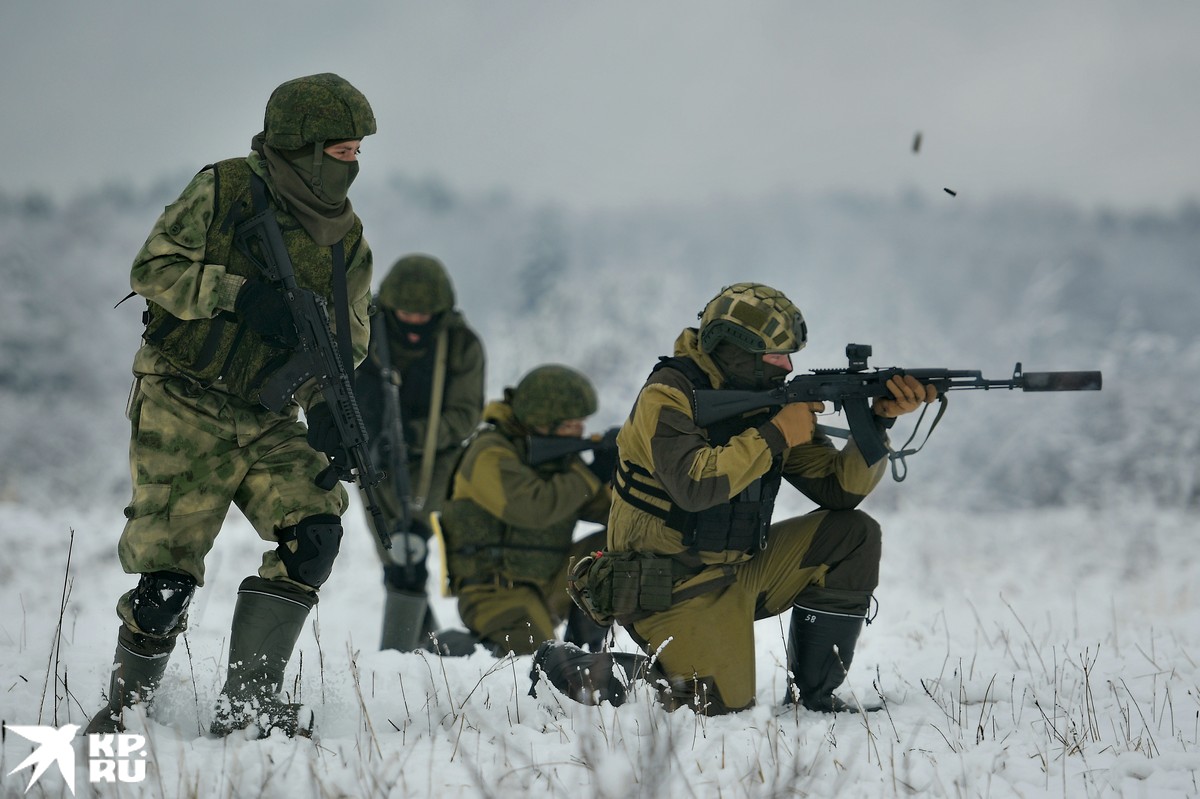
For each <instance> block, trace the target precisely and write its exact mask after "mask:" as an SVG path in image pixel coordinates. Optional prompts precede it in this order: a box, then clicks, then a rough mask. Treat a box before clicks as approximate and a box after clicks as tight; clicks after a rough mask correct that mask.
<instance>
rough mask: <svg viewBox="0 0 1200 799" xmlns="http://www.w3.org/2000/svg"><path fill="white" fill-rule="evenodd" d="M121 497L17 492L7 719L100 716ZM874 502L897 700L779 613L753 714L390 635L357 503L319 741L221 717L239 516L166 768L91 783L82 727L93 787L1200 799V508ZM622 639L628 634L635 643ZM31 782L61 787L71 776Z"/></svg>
mask: <svg viewBox="0 0 1200 799" xmlns="http://www.w3.org/2000/svg"><path fill="white" fill-rule="evenodd" d="M868 507H869V501H868ZM785 509H786V510H788V511H791V512H797V511H801V510H803V509H804V508H803V507H801V506H800V505H798V504H797V505H796V506H795V507H788V506H785ZM356 510H357V509H356ZM106 511H107V512H104V513H101V512H99V510H97V512H95V513H90V514H88V513H79V512H62V513H57V514H45V513H33V512H29V511H24V510H22V509H20V508H16V507H10V506H0V546H2V547H3V549H4V551H5V552H7V553H9V554H8V555H7V556H6V557H5V559H4V565H3V567H0V568H2V570H3V574H2V575H0V576H2V578H3V589H0V590H2V592H3V595H2V602H3V605H2V606H3V607H4V608H5V609H6V612H5V614H4V617H3V620H2V621H0V675H3V683H4V684H3V685H2V686H0V688H2V691H0V717H2V718H3V719H4V721H5V722H6V723H7V724H20V725H35V724H41V725H53V726H61V725H64V724H67V723H76V724H81V723H86V718H87V717H88V716H89V715H90V714H91V713H92V712H94V710H95V709H96V708H97V707H98V703H99V697H100V691H101V689H102V688H103V687H104V686H105V685H106V680H107V672H108V663H109V662H110V660H109V659H110V655H111V652H112V648H113V645H114V642H115V632H116V626H117V622H116V617H115V615H114V614H113V611H112V604H113V602H114V601H115V599H116V597H117V596H118V595H119V594H120V593H121V592H122V591H123V590H125V589H126V588H128V587H130V586H132V584H133V579H132V578H130V577H127V576H124V575H122V574H121V572H120V569H119V567H118V566H117V565H116V563H115V561H114V556H113V546H112V543H113V540H114V538H115V536H116V535H117V534H118V532H119V530H120V516H119V514H117V513H116V512H115V509H112V508H109V509H106ZM878 515H879V518H880V520H881V521H882V523H883V525H884V529H885V555H884V563H883V574H882V579H881V585H880V588H879V591H878V600H879V613H878V616H877V618H876V620H875V623H874V624H872V625H870V626H869V627H868V628H867V629H866V631H865V632H864V634H863V637H862V639H861V641H860V646H859V649H858V652H857V656H856V661H855V664H854V666H853V668H852V671H851V675H850V679H849V681H848V684H847V688H846V689H844V690H848V691H850V692H853V693H854V694H856V695H857V696H859V697H861V698H863V699H873V698H875V697H876V696H877V695H878V694H881V695H882V696H883V697H884V698H885V699H886V700H887V709H886V711H884V712H880V713H875V714H870V715H867V716H854V715H840V716H836V717H830V716H824V715H820V714H815V713H811V712H807V711H803V710H801V711H797V710H795V709H791V708H788V709H785V708H783V707H782V706H781V705H780V703H779V698H780V696H781V691H782V685H783V667H782V665H781V663H782V659H783V650H784V644H783V636H784V633H783V628H784V624H785V619H783V618H780V619H773V620H766V621H763V622H760V623H759V625H758V630H757V632H758V645H757V660H758V669H757V670H758V707H756V708H754V709H752V710H749V711H746V712H743V713H739V714H736V715H733V716H729V717H724V718H711V719H704V718H698V717H696V716H694V715H693V714H692V713H690V712H688V711H679V712H676V713H674V714H668V713H666V712H664V711H663V710H661V709H660V708H659V707H657V706H655V705H654V704H652V703H651V702H649V700H648V699H647V698H646V697H645V696H642V697H640V698H639V700H638V701H636V702H634V703H631V704H627V705H625V706H623V707H620V708H612V707H609V706H603V707H598V708H591V707H584V706H581V705H578V704H575V703H574V702H572V701H570V700H568V699H566V698H564V697H562V696H559V695H555V694H554V693H553V692H552V691H551V690H550V689H548V688H546V687H545V686H544V684H543V688H542V690H540V691H539V694H538V697H537V698H531V697H529V696H528V695H527V694H528V689H529V679H528V673H529V669H530V660H531V659H530V658H529V657H520V658H508V659H502V660H496V659H493V658H492V657H490V656H488V655H486V654H483V653H482V652H479V653H477V654H476V655H474V656H472V657H468V658H458V659H451V658H446V659H439V658H437V657H433V656H429V655H424V654H400V653H397V652H379V651H377V640H378V625H379V620H380V610H381V601H382V588H381V587H380V585H379V581H378V569H377V567H376V565H375V562H374V557H375V556H374V553H373V551H372V548H371V544H370V541H369V540H368V538H367V535H368V533H367V530H366V527H365V524H364V523H363V522H362V520H361V517H358V516H355V517H352V519H351V522H350V525H351V528H352V530H351V531H350V534H349V535H348V538H347V541H346V545H345V547H344V549H343V552H342V555H341V557H340V559H339V561H338V564H337V567H336V568H335V571H334V574H333V577H332V578H331V579H330V581H329V583H328V584H327V585H326V587H325V588H324V590H323V591H322V600H321V603H320V605H319V606H318V610H319V612H317V613H315V614H314V615H313V617H312V619H311V621H312V624H311V626H310V629H309V630H308V631H306V633H305V634H304V636H303V637H302V639H301V642H300V644H299V646H298V649H297V654H296V656H295V657H294V658H293V661H292V664H291V666H290V668H289V671H288V674H289V678H288V681H289V686H291V687H292V688H293V689H294V690H295V692H296V695H297V696H299V698H300V699H301V701H303V702H304V703H305V704H307V705H308V706H310V707H311V708H312V709H313V710H314V712H315V714H316V718H317V728H316V733H317V735H316V738H315V739H314V740H302V739H301V740H287V739H283V738H272V739H269V740H264V741H249V742H248V741H244V740H240V739H238V738H237V737H233V738H228V739H224V740H214V739H210V738H208V737H205V736H204V735H202V734H201V731H202V730H204V729H206V727H207V724H208V722H209V720H210V718H211V710H212V703H213V700H214V697H215V695H216V693H217V691H218V689H219V686H220V683H221V681H222V680H223V679H224V643H225V640H226V637H227V635H228V624H229V619H230V615H231V613H232V608H233V602H234V595H235V592H236V588H237V584H238V582H239V581H240V580H241V579H242V577H243V576H245V575H247V574H250V573H252V571H253V564H255V563H257V560H258V553H259V552H260V550H261V546H262V544H261V543H260V542H259V541H258V539H257V537H256V536H255V535H254V533H253V531H252V530H251V529H250V528H249V526H248V525H247V524H246V523H245V522H244V521H243V520H242V519H241V518H240V517H238V516H237V512H236V511H234V513H233V514H232V515H231V518H230V521H229V523H228V524H227V527H226V529H225V531H224V532H223V533H222V535H221V537H220V539H219V540H218V545H217V547H216V549H215V550H214V552H213V555H212V557H211V561H210V575H211V577H210V579H209V582H208V584H207V585H206V586H205V587H204V588H203V589H201V590H200V591H199V592H198V594H197V598H196V601H195V602H194V604H193V610H192V613H191V623H190V629H189V631H188V633H187V635H186V638H185V642H184V645H181V646H180V647H178V648H177V650H176V653H175V655H174V656H173V658H172V662H171V665H170V667H169V668H168V670H167V675H166V678H165V680H164V684H163V688H162V691H161V698H160V701H159V703H158V706H157V709H156V711H155V713H154V715H153V717H152V718H150V719H146V720H144V721H143V720H139V722H138V723H137V724H136V725H135V726H134V730H135V731H138V732H142V733H144V734H145V736H146V740H147V745H146V747H145V751H146V753H147V760H148V765H147V772H146V778H145V780H144V781H143V782H141V783H129V784H115V785H107V786H104V785H99V784H98V785H92V784H90V783H89V782H88V772H87V763H88V758H87V753H86V750H85V743H84V741H85V739H84V738H83V736H81V735H80V736H78V737H77V739H76V740H77V743H76V750H77V758H76V771H77V773H76V786H75V787H76V795H77V796H92V795H96V796H136V797H141V796H145V797H164V796H165V797H173V796H195V797H235V796H243V797H244V796H270V797H273V796H278V797H289V799H291V798H292V797H310V796H311V797H340V796H355V797H358V796H364V797H365V796H394V797H421V796H430V797H441V796H517V795H521V794H528V793H530V792H535V791H536V792H538V793H540V794H543V795H546V796H561V797H576V796H593V795H594V796H607V797H624V796H646V797H664V796H671V797H675V796H729V797H737V796H793V795H812V796H839V797H843V796H870V797H873V796H909V795H920V796H954V797H957V796H993V797H1003V796H1021V797H1035V796H1096V797H1099V796H1114V797H1115V796H1147V797H1150V796H1153V797H1166V796H1179V797H1185V796H1196V795H1197V794H1198V793H1200V666H1198V665H1197V660H1198V659H1200V610H1198V605H1200V602H1198V601H1197V600H1198V599H1200V596H1198V589H1197V588H1196V585H1195V574H1196V573H1197V569H1198V568H1200V562H1197V558H1196V556H1195V554H1194V553H1195V552H1196V546H1195V543H1194V536H1195V530H1196V528H1195V523H1194V521H1192V520H1191V519H1190V518H1189V517H1188V516H1187V515H1186V514H1181V513H1173V512H1164V511H1155V510H1153V509H1151V508H1142V509H1130V510H1128V511H1123V512H1106V513H1094V512H1088V511H1084V510H1080V509H1069V508H1066V509H1057V510H1042V511H1036V512H1016V513H997V514H991V515H985V514H978V513H954V512H938V511H936V510H932V509H923V510H912V511H895V512H885V513H880V514H878ZM72 531H73V532H72ZM354 533H357V534H354ZM72 536H73V538H72ZM68 554H69V555H70V565H69V567H68V564H67V557H68ZM64 588H65V591H66V602H65V605H64V604H63V602H62V598H63V593H64ZM60 610H61V611H62V612H61V631H60V630H59V619H60ZM437 612H438V614H439V619H440V621H441V622H442V623H443V624H446V625H450V624H454V623H456V622H457V615H456V613H455V610H454V605H453V601H452V600H439V601H438V604H437ZM617 647H618V648H621V649H626V650H632V646H631V645H630V643H629V642H628V640H627V639H624V638H623V636H622V637H619V638H618V640H617ZM33 748H34V747H33V745H32V744H30V743H29V742H28V741H26V740H25V739H24V738H21V737H19V736H17V735H15V734H13V733H11V732H10V733H8V734H7V735H6V736H5V739H4V744H3V752H2V754H0V771H3V775H4V776H3V777H2V778H0V786H2V788H3V792H2V794H0V795H3V796H20V795H21V794H22V792H23V791H24V790H25V787H26V784H27V782H28V779H29V776H30V770H29V769H23V770H21V771H17V772H16V773H13V774H10V773H9V772H11V771H13V769H15V767H16V766H17V765H18V764H19V763H20V762H21V761H22V760H23V759H24V758H25V757H26V756H27V755H28V754H29V753H30V752H31V751H32V750H33ZM28 795H30V796H60V795H67V792H66V789H65V787H64V782H63V779H62V777H61V776H60V775H59V774H58V772H57V771H56V770H55V769H54V768H51V769H50V771H49V772H47V773H46V774H45V775H44V776H42V777H41V778H40V780H39V781H38V782H37V783H36V784H35V785H34V786H33V788H32V789H31V790H30V791H29V794H28Z"/></svg>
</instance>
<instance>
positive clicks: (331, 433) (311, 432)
mask: <svg viewBox="0 0 1200 799" xmlns="http://www.w3.org/2000/svg"><path fill="white" fill-rule="evenodd" d="M305 418H306V419H307V421H308V445H309V446H310V447H312V448H313V449H315V450H316V451H317V452H324V453H325V454H326V455H328V456H329V457H330V458H341V459H343V460H345V457H346V450H345V449H344V448H343V447H342V435H341V433H339V432H338V428H337V421H336V420H335V419H334V418H333V412H332V411H331V410H329V405H328V404H326V403H324V402H321V403H318V404H316V405H314V406H313V407H311V408H309V409H308V411H307V412H306V413H305Z"/></svg>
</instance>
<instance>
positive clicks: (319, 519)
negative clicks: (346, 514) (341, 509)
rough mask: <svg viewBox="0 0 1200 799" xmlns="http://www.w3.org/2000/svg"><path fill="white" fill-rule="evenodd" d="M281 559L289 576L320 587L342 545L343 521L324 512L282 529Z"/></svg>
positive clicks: (331, 569)
mask: <svg viewBox="0 0 1200 799" xmlns="http://www.w3.org/2000/svg"><path fill="white" fill-rule="evenodd" d="M278 537H279V549H278V552H279V561H280V562H281V563H282V564H283V568H285V569H286V570H287V575H288V577H290V578H292V579H293V580H295V581H296V582H298V583H304V584H305V585H307V586H310V587H312V588H320V587H321V585H322V584H323V583H324V582H325V581H326V580H328V579H329V575H330V573H331V572H332V571H333V561H334V559H336V558H337V555H338V551H339V549H340V548H341V545H342V520H341V518H340V517H338V516H334V515H332V514H329V513H322V514H319V515H317V516H309V517H307V518H305V519H301V520H300V521H299V522H297V523H296V524H294V525H292V526H291V527H285V528H283V529H282V530H280V531H279V535H278Z"/></svg>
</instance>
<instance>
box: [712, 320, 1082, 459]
mask: <svg viewBox="0 0 1200 799" xmlns="http://www.w3.org/2000/svg"><path fill="white" fill-rule="evenodd" d="M870 355H871V345H870V344H847V345H846V357H847V359H848V360H849V361H850V365H849V366H848V367H847V368H845V369H813V370H812V372H811V373H810V374H805V375H797V376H796V377H793V378H792V379H791V380H789V381H787V382H786V383H784V384H783V385H782V386H780V387H778V388H773V389H768V390H764V391H736V390H726V389H696V390H694V391H693V392H692V415H693V418H694V419H695V422H696V424H697V425H699V426H700V427H707V426H709V425H710V424H713V423H714V422H718V421H720V420H722V419H728V418H730V417H732V416H739V415H741V414H744V413H748V412H750V411H755V410H761V409H764V408H775V407H779V406H782V405H786V404H788V403H791V402H829V403H832V404H833V408H834V410H835V411H845V413H846V420H847V422H848V423H849V426H850V435H851V436H853V437H854V442H855V443H856V444H857V445H858V451H859V452H860V453H862V456H863V458H864V460H866V462H867V465H868V466H871V465H874V464H875V463H877V462H879V461H880V460H881V459H883V458H884V457H888V458H890V459H891V460H892V474H893V476H894V477H895V478H896V480H897V481H900V480H903V479H904V477H903V476H901V475H900V474H899V473H898V472H897V471H896V466H895V462H896V461H897V460H899V461H901V462H903V461H904V458H905V456H907V455H912V454H915V453H916V452H918V451H919V450H920V448H921V447H917V449H914V450H910V449H906V448H904V447H902V448H901V450H900V451H899V452H893V451H892V450H891V449H890V448H889V447H888V445H887V441H886V439H885V438H884V433H883V430H882V429H881V428H880V427H879V426H877V425H876V424H875V419H876V417H875V415H874V413H873V412H872V410H871V405H870V401H871V400H873V399H875V398H876V397H891V396H892V392H891V391H890V390H889V389H888V387H887V381H888V380H890V379H891V378H893V377H895V376H897V375H912V376H913V377H915V378H917V380H919V381H921V383H922V384H924V385H929V386H933V387H934V388H935V389H937V393H938V399H939V400H940V402H941V403H942V407H941V408H939V409H938V413H937V416H936V417H935V418H934V420H933V423H932V424H931V425H930V428H929V433H928V434H926V436H925V440H926V441H928V440H929V435H931V434H932V433H933V428H934V427H936V426H937V423H938V421H939V420H940V419H941V417H942V414H943V413H945V412H946V404H947V398H946V393H947V392H949V391H969V390H976V391H990V390H994V389H1008V390H1013V389H1018V388H1019V389H1021V390H1022V391H1099V390H1100V386H1101V382H1102V379H1101V374H1100V372H1098V371H1087V372H1024V371H1022V370H1021V364H1020V363H1019V362H1018V363H1017V365H1016V367H1015V368H1014V369H1013V376H1012V377H1011V378H1009V379H1008V380H991V379H987V378H985V377H983V374H982V373H981V372H980V371H978V370H973V369H900V368H897V367H889V368H884V369H880V368H873V369H868V368H867V358H868V357H870ZM922 415H923V412H922ZM920 424H921V420H920V418H918V420H917V427H918V428H919V427H920ZM819 427H820V429H821V430H822V431H823V432H826V433H829V432H830V431H829V429H828V428H825V427H824V426H819ZM834 432H835V434H836V432H837V431H834ZM915 436H916V432H915V431H914V433H913V437H915ZM911 441H912V437H910V438H909V442H911ZM907 443H908V442H906V443H905V447H907ZM921 446H924V442H922V444H921Z"/></svg>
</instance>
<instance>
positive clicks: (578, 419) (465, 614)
mask: <svg viewBox="0 0 1200 799" xmlns="http://www.w3.org/2000/svg"><path fill="white" fill-rule="evenodd" d="M504 393H505V396H504V399H503V400H500V401H496V402H492V403H489V404H488V406H487V407H486V408H485V409H484V412H483V420H484V422H485V423H486V425H487V426H486V427H485V429H484V430H483V431H482V432H480V433H479V434H478V435H477V436H476V437H475V438H474V440H473V441H472V442H471V443H470V445H468V447H467V450H466V452H465V453H464V455H463V459H462V462H461V463H460V464H459V467H458V470H457V471H456V472H455V475H454V480H453V487H452V489H451V495H450V499H449V500H448V501H447V503H446V506H445V510H444V511H443V512H442V515H441V517H440V520H439V524H440V528H441V534H442V537H443V540H444V546H445V556H446V559H447V565H448V573H449V582H450V589H451V591H452V593H454V594H455V595H456V596H457V597H458V612H459V616H460V617H461V618H462V620H463V623H464V624H465V625H466V626H467V628H468V630H469V631H470V636H471V638H470V640H471V641H474V640H478V641H479V642H480V643H482V644H483V645H485V646H486V647H488V648H490V649H491V650H492V651H493V652H494V653H496V654H497V655H501V654H504V653H506V652H513V653H515V654H518V655H526V654H531V653H532V652H533V651H534V650H535V649H536V648H537V647H538V645H539V644H541V643H542V642H543V641H546V640H550V639H553V638H554V631H555V629H556V628H557V626H558V625H559V624H560V623H561V622H563V621H564V620H566V621H567V622H568V623H567V629H566V634H565V635H566V638H567V640H568V641H572V642H574V643H576V644H586V645H588V646H589V647H590V648H591V649H593V650H596V649H598V648H599V647H600V644H601V642H602V640H603V632H604V631H603V629H601V628H600V627H598V626H597V625H595V624H594V623H592V622H591V621H590V620H589V619H588V618H587V617H586V616H584V614H583V613H582V612H580V611H579V609H578V608H576V607H575V606H574V605H573V604H572V603H571V600H570V597H569V596H568V595H567V593H566V590H565V588H566V573H567V566H568V564H569V562H570V560H571V558H572V557H574V556H578V555H580V554H582V553H585V552H588V551H591V550H595V549H599V548H601V547H603V545H604V540H605V537H604V531H603V530H601V531H598V532H596V533H593V534H591V535H589V536H588V537H586V538H584V539H582V540H581V541H578V542H574V541H573V536H574V532H575V526H576V524H577V523H578V522H580V521H590V522H597V523H603V522H605V521H606V520H607V519H608V509H609V504H610V501H611V498H612V494H611V491H610V488H609V483H608V481H609V476H610V475H611V474H612V465H613V461H612V458H611V456H610V457H608V458H605V457H602V454H601V453H597V457H595V458H593V459H592V461H591V462H590V463H587V464H585V463H584V460H583V459H582V458H581V457H580V455H579V454H577V453H570V454H567V455H563V456H560V457H557V458H554V459H552V460H549V461H547V462H544V463H537V464H531V462H530V457H529V456H530V443H531V442H530V437H531V436H555V437H562V438H567V439H579V438H580V437H581V436H582V435H583V431H584V420H585V419H586V418H587V417H588V416H591V415H592V414H593V413H595V412H596V393H595V390H594V389H593V388H592V384H591V383H590V382H589V381H588V379H587V378H586V377H584V376H583V375H582V374H580V373H579V372H577V371H575V370H573V369H569V368H567V367H565V366H559V365H545V366H539V367H537V368H536V369H534V370H532V371H531V372H529V373H528V374H527V375H525V376H524V377H523V378H522V379H521V381H520V382H519V383H518V384H517V387H516V389H515V390H514V389H511V388H510V389H505V392H504ZM581 449H582V448H581ZM612 454H615V453H612ZM459 647H461V643H459V644H456V645H455V650H456V651H447V650H446V649H442V650H441V651H443V653H446V654H457V653H458V652H459V651H461V649H460V648H459ZM470 648H471V649H473V646H471V647H470Z"/></svg>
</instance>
